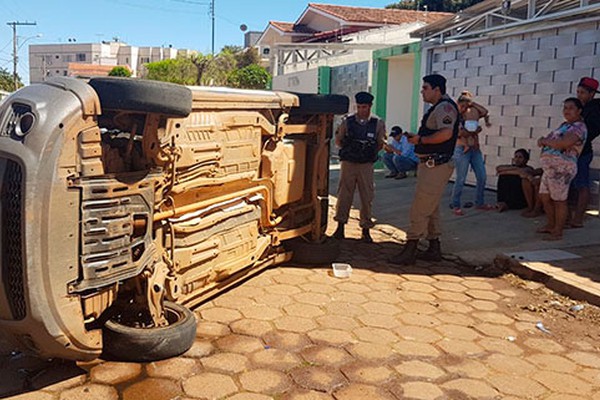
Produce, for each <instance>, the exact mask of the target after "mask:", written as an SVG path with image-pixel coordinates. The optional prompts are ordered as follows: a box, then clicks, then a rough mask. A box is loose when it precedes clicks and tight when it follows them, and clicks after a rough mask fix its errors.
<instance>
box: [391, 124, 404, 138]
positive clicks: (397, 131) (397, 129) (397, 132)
mask: <svg viewBox="0 0 600 400" xmlns="http://www.w3.org/2000/svg"><path fill="white" fill-rule="evenodd" d="M390 135H392V136H398V135H402V128H400V127H399V126H393V127H392V129H391V130H390Z"/></svg>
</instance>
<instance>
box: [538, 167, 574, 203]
mask: <svg viewBox="0 0 600 400" xmlns="http://www.w3.org/2000/svg"><path fill="white" fill-rule="evenodd" d="M540 164H541V165H542V170H544V173H543V174H542V179H541V182H540V193H541V194H550V198H551V199H552V200H554V201H566V200H567V197H568V195H569V185H570V184H571V181H572V180H573V178H574V177H575V175H576V174H577V163H576V162H574V161H569V160H565V159H564V158H562V157H558V156H549V157H542V158H541V159H540Z"/></svg>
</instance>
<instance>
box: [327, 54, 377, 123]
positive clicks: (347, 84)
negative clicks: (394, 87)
mask: <svg viewBox="0 0 600 400" xmlns="http://www.w3.org/2000/svg"><path fill="white" fill-rule="evenodd" d="M369 69H370V63H369V62H368V61H365V62H360V63H355V64H349V65H344V66H340V67H334V68H331V93H332V94H344V95H346V96H348V97H349V98H350V112H354V95H355V94H356V93H357V92H361V91H369V90H370V86H369Z"/></svg>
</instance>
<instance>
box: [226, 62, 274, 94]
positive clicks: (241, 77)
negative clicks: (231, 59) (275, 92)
mask: <svg viewBox="0 0 600 400" xmlns="http://www.w3.org/2000/svg"><path fill="white" fill-rule="evenodd" d="M270 82H271V75H269V73H268V72H267V70H266V69H265V68H263V67H261V66H260V65H257V64H252V65H248V66H247V67H244V68H241V69H236V70H234V71H233V72H232V73H231V74H229V77H228V78H227V84H228V86H231V87H234V88H243V89H267V88H268V87H269V85H270Z"/></svg>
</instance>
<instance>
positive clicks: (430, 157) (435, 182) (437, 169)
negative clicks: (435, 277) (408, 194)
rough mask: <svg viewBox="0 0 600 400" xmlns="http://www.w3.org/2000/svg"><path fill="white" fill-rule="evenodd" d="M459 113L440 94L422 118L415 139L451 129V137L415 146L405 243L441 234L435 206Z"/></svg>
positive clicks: (446, 175)
mask: <svg viewBox="0 0 600 400" xmlns="http://www.w3.org/2000/svg"><path fill="white" fill-rule="evenodd" d="M458 125H459V112H458V107H457V106H456V103H455V102H454V101H453V100H452V99H451V98H450V97H449V96H448V95H446V94H445V95H443V96H442V98H441V100H440V101H438V102H437V103H436V104H435V105H433V106H432V107H431V108H430V109H429V110H428V111H427V113H426V114H425V115H424V116H423V120H422V121H421V127H420V128H419V132H418V134H419V136H422V137H425V136H428V135H432V134H433V133H435V132H437V131H438V130H440V129H443V128H450V129H452V137H451V138H450V139H449V140H447V141H445V142H442V143H438V144H417V145H416V146H415V153H416V154H417V155H418V156H419V159H420V161H421V162H420V163H419V167H418V173H417V185H416V189H415V197H414V200H413V203H412V207H411V210H410V228H409V230H408V232H407V234H406V237H407V239H408V240H418V239H421V238H426V239H428V240H437V239H438V238H439V237H440V235H441V226H440V212H439V205H440V200H441V198H442V194H443V193H444V189H445V188H446V184H447V183H448V180H449V179H450V176H451V175H452V171H453V170H454V164H453V163H452V161H451V160H452V154H453V152H454V145H455V144H456V139H457V138H458Z"/></svg>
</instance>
